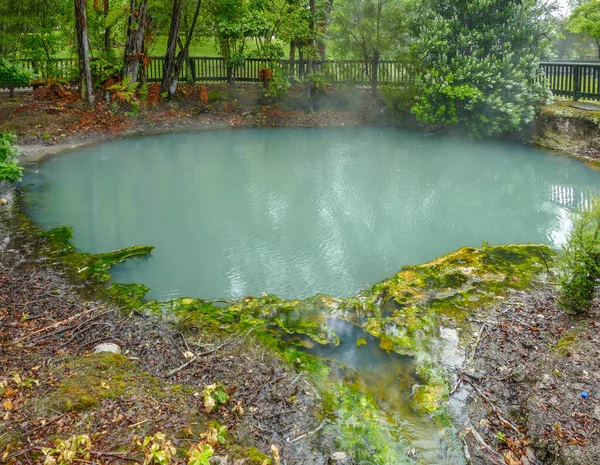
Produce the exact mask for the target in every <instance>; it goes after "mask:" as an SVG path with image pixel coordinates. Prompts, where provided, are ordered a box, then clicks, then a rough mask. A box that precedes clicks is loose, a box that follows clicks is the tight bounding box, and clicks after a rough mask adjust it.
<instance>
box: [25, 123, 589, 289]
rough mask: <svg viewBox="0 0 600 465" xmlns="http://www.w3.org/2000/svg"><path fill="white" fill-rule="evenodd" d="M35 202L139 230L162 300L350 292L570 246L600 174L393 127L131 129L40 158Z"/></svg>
mask: <svg viewBox="0 0 600 465" xmlns="http://www.w3.org/2000/svg"><path fill="white" fill-rule="evenodd" d="M23 182H24V184H25V185H30V188H29V189H28V192H27V194H26V195H25V200H26V205H27V207H26V208H27V211H28V213H29V214H30V215H31V216H32V217H33V218H34V219H35V220H36V221H37V222H38V223H39V224H40V225H41V226H42V227H45V228H51V227H55V226H59V225H64V224H66V225H72V226H73V229H74V236H75V237H74V244H75V245H76V246H77V247H78V248H80V249H82V250H85V251H88V252H104V251H107V250H112V249H117V248H122V247H127V246H131V245H135V244H149V245H154V246H156V249H155V251H154V253H153V254H152V256H151V257H150V258H149V259H143V260H137V261H132V262H129V263H126V264H123V265H121V266H119V267H117V268H116V269H115V272H114V277H115V279H116V280H118V281H122V282H141V283H144V284H146V285H148V286H150V287H151V288H152V291H151V293H150V297H151V298H156V299H161V300H164V299H169V298H172V297H175V296H197V297H204V298H215V297H238V296H244V295H258V294H260V293H262V292H271V293H275V294H277V295H279V296H280V297H306V296H310V295H312V294H315V293H317V292H323V293H326V294H330V295H333V296H348V295H351V294H354V293H356V292H357V291H359V290H360V289H362V288H364V287H365V286H366V285H367V284H369V283H374V282H377V281H379V280H381V279H383V278H385V277H388V276H390V275H392V274H393V273H396V272H397V271H398V270H399V269H400V267H401V266H402V265H405V264H408V263H422V262H425V261H428V260H430V259H433V258H435V257H438V256H440V255H442V254H445V253H447V252H450V251H452V250H455V249H457V248H459V247H461V246H464V245H470V246H478V245H480V244H481V242H482V241H488V242H489V243H491V244H495V243H508V242H538V243H546V244H550V245H552V246H554V247H559V246H560V244H561V243H562V241H564V238H565V234H566V233H567V231H568V229H569V227H570V222H569V219H568V213H569V211H570V210H572V209H573V208H575V207H576V206H578V205H582V204H584V203H585V202H586V200H587V199H588V198H589V193H590V191H591V190H593V189H594V188H595V187H596V186H598V185H599V183H600V172H598V171H594V170H592V169H589V168H587V167H586V166H584V165H583V163H581V162H579V161H576V160H572V159H569V158H565V157H560V156H553V155H550V154H548V153H545V152H543V151H540V150H536V149H533V148H530V147H527V146H525V145H522V144H519V143H500V142H493V141H469V140H466V139H463V138H459V137H449V136H433V137H426V136H424V135H422V134H419V133H415V132H410V131H405V130H400V129H389V128H386V129H381V128H351V129H350V128H348V129H248V130H235V131H206V132H200V133H193V134H169V135H161V136H152V137H144V138H133V139H123V140H119V141H114V142H110V143H106V144H102V145H98V146H95V147H90V148H85V149H81V150H77V151H73V152H70V153H67V154H63V155H61V156H57V157H53V158H50V159H47V160H46V161H44V162H42V163H40V164H39V165H38V166H34V167H31V168H30V169H28V170H27V172H26V175H25V179H24V181H23Z"/></svg>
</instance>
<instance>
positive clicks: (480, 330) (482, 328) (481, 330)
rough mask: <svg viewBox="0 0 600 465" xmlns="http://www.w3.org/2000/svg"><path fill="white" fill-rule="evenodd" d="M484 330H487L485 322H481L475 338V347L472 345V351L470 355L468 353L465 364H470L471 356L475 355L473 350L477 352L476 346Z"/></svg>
mask: <svg viewBox="0 0 600 465" xmlns="http://www.w3.org/2000/svg"><path fill="white" fill-rule="evenodd" d="M484 331H487V326H486V325H485V323H483V324H482V325H481V328H479V334H478V335H477V340H476V341H475V347H473V352H471V355H469V361H468V362H467V366H469V365H470V364H471V362H472V361H473V358H474V357H475V352H477V347H479V343H480V342H481V339H482V337H483V333H484Z"/></svg>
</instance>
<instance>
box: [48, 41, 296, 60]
mask: <svg viewBox="0 0 600 465" xmlns="http://www.w3.org/2000/svg"><path fill="white" fill-rule="evenodd" d="M276 42H278V43H279V44H280V45H281V47H282V48H283V53H284V57H285V58H287V57H289V55H290V44H288V43H285V42H283V41H279V40H277V41H276ZM256 48H257V46H256V42H255V41H250V40H248V41H247V42H246V46H245V49H244V51H245V53H246V54H249V53H251V52H254V51H255V50H256ZM123 50H124V47H123V46H122V45H118V46H116V47H113V51H114V52H115V54H116V55H117V56H120V55H122V54H123ZM166 50H167V36H158V37H156V38H155V39H154V40H153V41H152V44H151V45H150V49H149V54H150V55H151V56H163V55H164V54H165V52H166ZM98 53H99V50H98V49H97V48H93V49H92V55H93V56H97V55H98ZM189 53H190V56H192V57H218V56H221V54H220V53H219V50H218V49H217V47H216V45H215V42H214V40H213V39H207V38H201V39H196V40H194V41H192V43H191V44H190V52H189ZM74 56H75V54H74V50H73V49H71V48H69V47H65V48H63V49H62V50H60V51H59V52H58V53H57V54H56V58H72V57H74Z"/></svg>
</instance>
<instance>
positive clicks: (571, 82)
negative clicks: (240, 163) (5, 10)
mask: <svg viewBox="0 0 600 465" xmlns="http://www.w3.org/2000/svg"><path fill="white" fill-rule="evenodd" d="M19 62H20V63H21V64H23V66H24V67H25V68H27V69H29V70H31V71H32V72H33V73H35V74H36V75H38V76H42V77H47V76H52V77H56V78H61V79H65V80H76V76H77V73H78V70H77V60H76V59H74V58H58V59H54V60H50V61H46V62H43V63H36V62H34V61H33V60H19ZM269 66H270V65H269V62H268V61H267V60H264V59H261V58H248V59H246V60H245V61H244V63H243V65H242V66H240V67H238V68H234V69H228V68H227V66H226V59H225V58H224V57H190V58H188V59H187V60H186V62H185V64H184V66H183V69H182V71H181V75H180V81H187V82H230V83H232V82H260V70H261V69H264V68H268V67H269ZM279 66H280V67H281V69H282V70H283V71H284V72H285V73H287V75H288V76H289V77H290V78H292V79H297V80H302V79H303V78H304V77H305V76H306V75H307V74H308V62H307V61H298V60H297V61H290V60H281V61H280V62H279ZM163 67H164V57H151V60H150V64H149V66H148V68H147V69H146V70H145V71H146V77H147V80H148V81H149V82H160V81H161V80H162V75H163ZM313 71H314V72H315V73H321V74H323V76H324V78H325V79H326V80H327V81H329V82H331V83H334V84H352V85H370V83H371V65H370V64H369V65H366V64H365V63H364V62H363V61H360V60H325V61H314V62H313ZM377 71H378V82H379V83H380V84H400V85H402V84H408V83H411V82H413V81H414V71H413V69H412V68H411V67H410V66H408V65H406V64H405V63H402V62H400V61H392V60H382V61H380V62H379V65H378V70H377ZM540 71H541V76H542V77H545V79H547V80H548V83H549V85H550V89H551V90H552V93H553V94H554V95H558V96H562V97H569V98H572V99H573V100H579V99H589V100H600V63H574V62H554V61H546V62H541V63H540ZM2 86H3V84H2V83H0V87H2Z"/></svg>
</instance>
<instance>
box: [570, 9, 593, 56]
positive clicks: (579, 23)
mask: <svg viewBox="0 0 600 465" xmlns="http://www.w3.org/2000/svg"><path fill="white" fill-rule="evenodd" d="M567 27H568V29H569V30H570V31H571V32H575V33H582V34H585V35H586V36H588V37H590V38H591V39H592V40H593V41H594V44H595V45H596V53H597V56H598V59H599V60H600V0H589V1H587V2H585V3H582V4H580V5H579V6H577V7H576V8H575V9H574V10H573V12H572V13H571V16H569V21H568V26H567Z"/></svg>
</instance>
